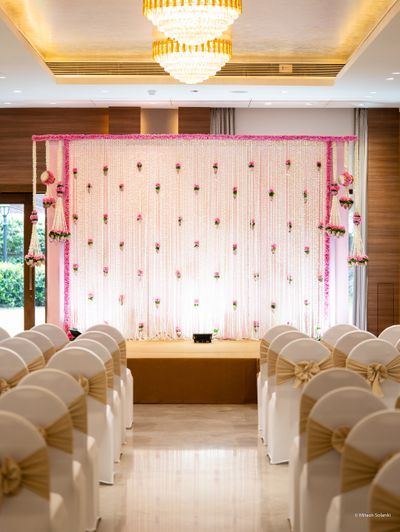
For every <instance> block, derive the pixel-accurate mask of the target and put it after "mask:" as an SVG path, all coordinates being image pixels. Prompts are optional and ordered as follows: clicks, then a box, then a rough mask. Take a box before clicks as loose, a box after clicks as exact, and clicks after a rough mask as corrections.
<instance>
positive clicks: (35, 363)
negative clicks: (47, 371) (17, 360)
mask: <svg viewBox="0 0 400 532" xmlns="http://www.w3.org/2000/svg"><path fill="white" fill-rule="evenodd" d="M45 365H46V362H45V360H44V357H43V355H40V356H38V357H37V358H34V359H33V360H32V362H29V364H28V365H27V367H28V371H29V373H32V371H37V370H38V369H43V368H44V367H45Z"/></svg>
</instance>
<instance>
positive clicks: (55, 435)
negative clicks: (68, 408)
mask: <svg viewBox="0 0 400 532" xmlns="http://www.w3.org/2000/svg"><path fill="white" fill-rule="evenodd" d="M37 429H38V430H39V432H40V433H41V434H42V436H43V438H44V439H45V440H46V443H47V445H48V446H49V447H54V448H55V449H59V450H60V451H64V452H65V453H69V454H72V452H73V442H72V421H71V415H70V413H69V412H66V413H65V414H64V415H63V416H61V417H60V418H58V419H57V420H56V421H54V423H52V424H51V425H49V426H48V427H37Z"/></svg>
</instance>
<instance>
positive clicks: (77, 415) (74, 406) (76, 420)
mask: <svg viewBox="0 0 400 532" xmlns="http://www.w3.org/2000/svg"><path fill="white" fill-rule="evenodd" d="M68 410H69V414H70V416H71V421H72V426H73V427H74V429H76V430H79V431H80V432H83V433H84V434H86V433H87V405H86V395H85V394H82V395H80V396H79V397H77V398H76V399H75V400H74V401H72V403H70V404H69V405H68Z"/></svg>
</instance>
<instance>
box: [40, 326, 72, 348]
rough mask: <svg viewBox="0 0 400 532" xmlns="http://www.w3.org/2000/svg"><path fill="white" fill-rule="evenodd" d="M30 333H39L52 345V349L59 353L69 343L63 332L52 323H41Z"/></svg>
mask: <svg viewBox="0 0 400 532" xmlns="http://www.w3.org/2000/svg"><path fill="white" fill-rule="evenodd" d="M31 331H39V332H41V333H43V334H44V335H45V336H47V338H49V339H50V340H51V341H52V342H53V345H54V349H55V350H56V351H59V350H60V349H62V348H63V347H65V346H66V345H67V344H68V343H69V338H68V336H67V335H66V333H65V331H64V330H63V329H61V327H58V325H54V324H53V323H41V324H40V325H35V326H34V327H32V329H31Z"/></svg>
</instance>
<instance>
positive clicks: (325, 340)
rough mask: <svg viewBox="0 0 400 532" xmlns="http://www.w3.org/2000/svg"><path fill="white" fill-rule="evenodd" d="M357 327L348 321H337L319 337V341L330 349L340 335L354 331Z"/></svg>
mask: <svg viewBox="0 0 400 532" xmlns="http://www.w3.org/2000/svg"><path fill="white" fill-rule="evenodd" d="M356 330H357V327H356V326H355V325H350V324H348V323H339V324H337V325H334V326H333V327H330V328H329V329H327V330H326V331H325V332H324V334H323V335H322V337H321V343H322V344H324V345H325V347H327V348H328V349H330V350H332V349H333V346H334V345H335V344H336V342H337V341H338V340H339V338H340V337H341V336H343V335H344V334H346V333H348V332H350V331H356Z"/></svg>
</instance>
